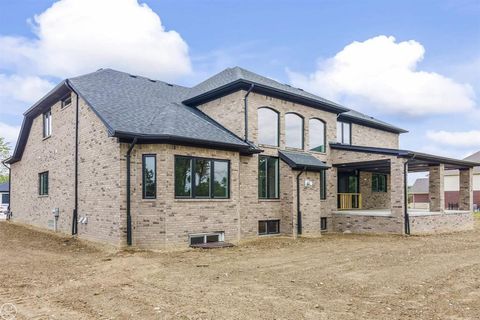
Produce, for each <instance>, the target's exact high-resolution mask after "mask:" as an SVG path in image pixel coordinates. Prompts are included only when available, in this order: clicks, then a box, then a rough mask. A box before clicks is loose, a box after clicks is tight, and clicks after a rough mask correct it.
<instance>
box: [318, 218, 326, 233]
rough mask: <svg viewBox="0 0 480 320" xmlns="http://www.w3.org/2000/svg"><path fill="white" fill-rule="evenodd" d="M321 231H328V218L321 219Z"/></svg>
mask: <svg viewBox="0 0 480 320" xmlns="http://www.w3.org/2000/svg"><path fill="white" fill-rule="evenodd" d="M320 230H321V231H326V230H327V218H325V217H321V218H320Z"/></svg>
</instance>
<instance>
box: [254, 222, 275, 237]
mask: <svg viewBox="0 0 480 320" xmlns="http://www.w3.org/2000/svg"><path fill="white" fill-rule="evenodd" d="M278 233H280V220H260V221H258V234H259V235H265V234H278Z"/></svg>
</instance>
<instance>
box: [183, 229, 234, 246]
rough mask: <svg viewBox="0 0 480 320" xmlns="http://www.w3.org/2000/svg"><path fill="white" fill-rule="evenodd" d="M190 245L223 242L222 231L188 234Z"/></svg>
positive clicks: (223, 234) (223, 235)
mask: <svg viewBox="0 0 480 320" xmlns="http://www.w3.org/2000/svg"><path fill="white" fill-rule="evenodd" d="M188 238H189V243H190V245H191V246H192V245H197V244H204V243H212V242H223V241H225V233H224V232H214V233H200V234H191V235H189V236H188Z"/></svg>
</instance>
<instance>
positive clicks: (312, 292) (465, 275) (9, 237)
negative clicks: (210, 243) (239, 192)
mask: <svg viewBox="0 0 480 320" xmlns="http://www.w3.org/2000/svg"><path fill="white" fill-rule="evenodd" d="M0 244H1V245H0V306H1V305H2V304H4V303H12V304H14V305H15V307H16V309H17V312H18V313H17V315H16V319H69V320H70V319H162V320H163V319H400V318H401V319H479V318H480V219H477V228H476V230H475V231H473V232H464V233H456V234H448V235H435V236H423V237H402V236H360V235H352V234H328V235H325V236H323V237H322V238H318V239H302V240H297V241H294V240H292V239H288V238H265V239H261V240H258V241H255V242H252V243H248V244H245V245H242V246H238V247H234V248H227V249H216V250H201V249H196V250H193V249H191V250H187V251H183V252H171V253H159V252H127V251H121V252H112V251H106V250H103V249H99V248H94V247H92V246H90V245H87V244H85V243H82V242H80V241H77V240H72V239H70V238H65V237H58V236H56V235H52V234H49V233H43V232H38V231H35V230H31V229H27V228H24V227H21V226H18V225H14V224H11V223H7V222H0ZM0 319H1V317H0Z"/></svg>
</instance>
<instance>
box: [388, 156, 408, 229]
mask: <svg viewBox="0 0 480 320" xmlns="http://www.w3.org/2000/svg"><path fill="white" fill-rule="evenodd" d="M406 161H407V160H406V159H404V158H392V159H391V160H390V210H391V214H392V216H393V217H395V218H397V219H396V220H397V223H398V232H399V233H404V231H405V228H404V220H405V208H406V207H405V206H406V205H407V201H406V199H405V162H406Z"/></svg>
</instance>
